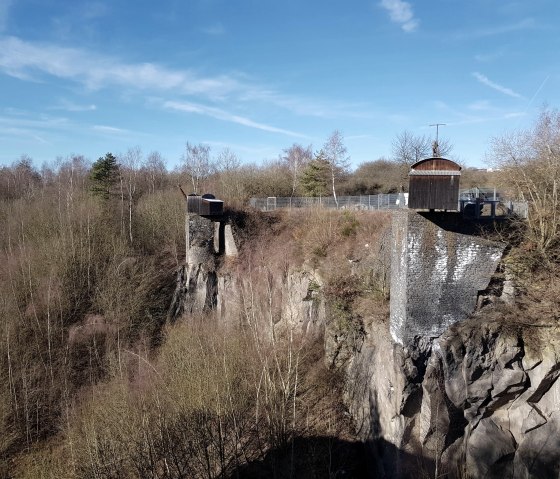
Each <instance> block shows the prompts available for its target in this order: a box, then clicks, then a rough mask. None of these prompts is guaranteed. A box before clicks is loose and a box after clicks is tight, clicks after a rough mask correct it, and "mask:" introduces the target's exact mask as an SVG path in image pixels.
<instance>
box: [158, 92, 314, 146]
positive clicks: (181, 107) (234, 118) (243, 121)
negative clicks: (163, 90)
mask: <svg viewBox="0 0 560 479" xmlns="http://www.w3.org/2000/svg"><path fill="white" fill-rule="evenodd" d="M163 106H164V108H167V109H170V110H177V111H183V112H186V113H196V114H198V115H205V116H209V117H211V118H215V119H217V120H222V121H227V122H230V123H236V124H238V125H243V126H247V127H249V128H256V129H257V130H262V131H268V132H271V133H281V134H283V135H288V136H294V137H299V138H306V136H305V135H302V134H301V133H297V132H294V131H290V130H284V129H282V128H277V127H275V126H271V125H266V124H264V123H258V122H256V121H253V120H250V119H249V118H245V117H242V116H239V115H235V114H233V113H229V112H227V111H225V110H222V109H220V108H215V107H210V106H206V105H200V104H197V103H190V102H177V101H166V102H164V104H163Z"/></svg>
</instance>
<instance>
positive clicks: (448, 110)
mask: <svg viewBox="0 0 560 479" xmlns="http://www.w3.org/2000/svg"><path fill="white" fill-rule="evenodd" d="M434 107H435V108H436V109H438V110H440V111H442V112H445V114H446V117H447V118H449V120H448V121H446V122H445V123H446V124H447V126H460V125H473V124H478V123H487V122H494V121H502V120H510V119H512V118H519V117H521V116H524V115H525V113H524V112H520V111H507V110H504V109H500V108H496V107H493V106H492V105H491V104H490V103H488V102H486V101H485V100H481V101H478V102H474V103H471V104H470V105H467V106H466V110H465V109H464V108H463V107H461V108H455V107H453V106H451V105H448V104H447V103H445V102H443V101H440V100H436V101H435V102H434Z"/></svg>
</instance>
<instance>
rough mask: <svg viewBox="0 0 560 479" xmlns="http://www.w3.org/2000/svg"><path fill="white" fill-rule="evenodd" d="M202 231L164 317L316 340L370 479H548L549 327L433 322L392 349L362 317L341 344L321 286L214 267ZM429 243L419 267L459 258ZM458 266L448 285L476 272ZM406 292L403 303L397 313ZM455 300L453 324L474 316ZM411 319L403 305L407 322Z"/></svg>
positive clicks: (557, 346) (258, 270)
mask: <svg viewBox="0 0 560 479" xmlns="http://www.w3.org/2000/svg"><path fill="white" fill-rule="evenodd" d="M204 221H207V220H203V221H202V223H201V224H200V225H198V226H197V227H196V228H195V230H196V231H197V233H196V234H195V235H194V237H191V253H190V255H189V260H188V261H187V264H186V266H185V268H184V269H183V270H182V271H180V272H179V274H180V278H179V279H180V280H179V281H178V285H179V286H178V290H177V293H176V296H177V298H178V301H176V302H175V313H177V312H180V311H187V312H196V311H206V310H210V309H214V310H215V311H217V315H218V317H219V319H221V320H227V321H237V322H242V323H244V324H249V325H252V326H255V327H259V328H261V330H266V331H269V332H270V334H272V335H274V334H275V333H279V332H280V331H282V330H283V329H284V328H291V329H292V330H296V331H298V332H301V333H302V334H308V335H317V334H323V335H324V344H325V352H326V353H325V357H326V361H327V362H328V363H329V364H332V365H333V367H338V368H341V369H342V370H343V371H344V373H345V378H346V388H345V390H346V393H345V401H346V404H347V407H348V409H349V412H350V414H351V416H352V417H353V418H354V420H355V423H356V427H357V430H358V434H359V436H360V437H361V439H362V440H363V441H364V442H367V443H368V444H369V445H370V446H371V454H372V457H373V459H374V460H372V468H373V469H374V470H373V471H372V477H386V478H418V477H447V478H462V479H463V478H482V477H485V478H493V477H500V478H535V479H536V478H545V477H558V476H559V474H560V407H559V405H560V385H559V384H560V383H559V382H558V381H557V379H558V376H559V375H560V328H559V327H558V326H557V325H555V324H547V323H542V324H531V325H526V324H519V323H512V322H508V321H506V320H504V314H502V313H500V314H498V313H497V312H496V311H497V310H496V309H494V307H491V308H485V309H483V310H481V311H479V312H478V313H477V314H476V315H474V316H473V317H472V318H471V319H468V320H466V321H461V322H458V323H456V322H455V321H448V319H449V318H443V320H442V318H437V317H436V318H433V320H434V321H435V322H436V323H437V324H438V325H440V326H441V327H439V329H438V330H437V331H436V332H435V333H432V334H429V335H428V334H426V335H423V334H418V332H416V333H415V334H408V332H407V334H406V335H403V336H402V337H405V338H406V341H404V342H403V343H404V345H403V344H400V342H399V341H395V340H394V338H393V337H392V335H391V332H390V323H389V318H385V320H384V321H380V320H379V316H378V315H377V317H374V316H375V315H372V316H371V317H369V318H368V317H367V316H365V317H362V318H361V320H360V321H361V322H360V328H359V333H360V337H359V341H356V339H355V338H354V339H353V341H354V342H353V343H352V344H351V345H348V344H346V343H347V342H348V338H347V337H345V336H344V335H341V334H340V331H339V330H336V329H333V328H332V323H331V322H330V321H329V318H330V316H331V313H332V312H331V311H329V305H328V303H327V302H326V301H325V300H324V297H323V294H322V290H323V287H324V285H323V281H322V279H321V278H320V276H319V275H317V273H316V271H314V270H313V268H306V267H302V268H298V269H290V268H287V267H286V269H285V270H283V271H276V270H274V271H273V270H271V269H270V268H268V267H267V266H263V264H262V263H261V264H260V266H258V267H254V268H252V267H250V266H245V267H244V269H241V270H235V268H223V267H220V261H221V260H220V259H219V256H217V255H219V250H220V248H219V247H218V248H217V247H215V244H214V243H213V241H214V239H215V235H214V232H215V227H214V226H212V225H211V224H209V223H204ZM210 223H211V222H210ZM409 232H410V231H409ZM434 235H435V236H434V238H435V240H434V249H433V251H431V252H430V255H429V257H430V260H429V261H428V262H429V264H430V265H432V266H433V265H434V264H435V265H436V266H438V265H439V266H441V264H440V263H441V262H440V263H438V259H437V258H435V259H434V252H435V253H437V252H438V248H439V249H440V250H441V249H446V252H447V253H448V252H449V249H450V248H451V249H452V250H453V251H459V252H461V251H462V250H461V248H457V247H455V243H453V242H451V241H450V240H449V239H445V238H444V237H443V236H442V237H441V238H440V237H439V236H438V234H437V231H436V232H435V233H434ZM432 236H433V235H432ZM442 238H443V239H442ZM444 239H445V240H444ZM438 241H439V242H438ZM462 241H463V240H462ZM465 241H466V240H465ZM403 244H404V243H403ZM467 246H468V245H467ZM461 247H463V245H461ZM485 247H486V246H485ZM465 248H467V247H466V246H465ZM492 248H493V246H492V245H490V246H489V247H488V248H487V250H488V254H486V253H485V254H482V255H481V258H482V260H484V258H486V259H488V258H487V257H488V256H489V257H490V259H491V260H492V263H493V264H492V265H491V269H493V268H495V264H496V261H497V260H496V258H495V257H494V256H495V255H496V254H497V253H498V252H501V247H498V248H495V249H492ZM467 249H468V248H467ZM465 251H466V249H465ZM418 255H420V253H418ZM418 255H417V256H418ZM460 256H461V255H460V254H459V255H457V257H458V258H459V257H460ZM463 256H464V255H463ZM459 259H460V258H459ZM468 259H469V261H466V260H465V261H463V263H461V262H460V261H447V262H446V264H447V265H450V266H449V268H451V270H452V271H451V273H449V274H451V276H453V275H455V276H456V278H455V279H456V280H457V283H458V284H459V286H461V285H463V283H462V282H461V278H459V277H458V275H457V271H458V270H459V269H460V267H462V266H465V265H467V266H468V268H467V267H465V268H463V269H465V270H469V268H471V269H473V268H475V269H476V264H475V263H476V261H477V260H476V258H474V257H473V258H470V257H469V258H468ZM432 263H433V264H432ZM363 264H366V263H365V262H364V263H363ZM487 267H488V264H485V265H482V269H484V268H486V269H488V268H487ZM409 269H410V268H409ZM436 269H437V268H436ZM440 269H441V268H440ZM476 271H478V270H476ZM440 272H441V271H440ZM441 273H442V274H441V275H440V276H441V278H440V280H441V281H442V282H447V279H448V276H449V274H448V271H447V270H446V271H444V272H441ZM444 273H445V274H444ZM477 274H478V273H477ZM484 274H487V272H485V273H484ZM432 276H433V277H435V275H432ZM417 286H418V285H417ZM481 287H484V285H483V286H476V288H477V289H480V288H481ZM446 288H448V286H446ZM443 289H445V288H443ZM418 291H419V289H418V288H417V287H416V289H415V295H410V294H408V293H407V297H408V301H409V303H411V301H410V298H413V299H414V297H416V296H418ZM401 292H402V291H401ZM393 293H395V292H393ZM392 296H393V294H392ZM394 296H398V294H395V295H394ZM464 296H465V298H466V300H465V301H463V302H462V303H461V305H460V309H461V311H460V313H461V315H463V316H462V317H465V316H467V315H468V313H469V312H468V311H465V307H464V305H465V304H466V303H467V302H469V304H471V303H472V308H473V309H474V307H475V303H476V292H474V293H473V292H472V291H470V290H469V292H468V294H465V295H464ZM420 300H421V301H423V300H422V298H420ZM508 301H510V302H511V294H510V295H509V296H508ZM499 303H500V300H498V302H497V304H498V307H499ZM423 304H427V303H426V301H424V303H423ZM447 306H449V307H451V306H450V305H447ZM447 306H446V307H447ZM425 309H426V308H425ZM428 309H429V308H428ZM432 309H433V308H432ZM436 309H437V308H436ZM448 309H449V308H448ZM430 311H431V310H430ZM434 311H435V310H434ZM415 314H416V312H415V310H414V307H411V306H410V304H408V306H407V315H408V317H409V318H414V317H415V316H414V315H415ZM434 314H437V311H436V313H434ZM428 316H429V315H426V314H424V316H422V318H424V317H426V318H427V317H428ZM444 323H445V324H444ZM451 323H455V324H451ZM416 324H420V322H418V321H416ZM450 324H451V325H450ZM442 325H443V326H442ZM415 327H416V326H415Z"/></svg>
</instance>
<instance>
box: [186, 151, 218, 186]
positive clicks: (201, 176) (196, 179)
mask: <svg viewBox="0 0 560 479" xmlns="http://www.w3.org/2000/svg"><path fill="white" fill-rule="evenodd" d="M182 160H183V168H184V171H185V173H187V175H189V177H190V179H191V183H192V187H193V193H196V194H199V193H200V186H201V182H202V181H204V180H205V179H206V178H208V176H209V175H210V174H211V173H212V170H213V166H212V163H211V161H210V147H209V146H208V145H203V144H201V143H200V144H198V145H191V144H190V143H189V142H187V144H186V147H185V153H184V154H183V158H182Z"/></svg>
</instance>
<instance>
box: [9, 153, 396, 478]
mask: <svg viewBox="0 0 560 479" xmlns="http://www.w3.org/2000/svg"><path fill="white" fill-rule="evenodd" d="M124 168H125V166H121V169H124ZM1 173H2V175H1V177H2V178H1V179H2V185H3V186H4V188H3V189H1V190H0V196H1V200H0V220H1V222H2V225H3V228H2V229H1V230H0V248H1V249H0V255H1V256H2V258H1V261H2V264H3V268H2V269H1V270H0V292H1V296H0V297H1V302H0V317H1V318H2V324H1V327H2V329H1V331H0V379H1V381H0V429H1V434H0V477H6V478H8V477H28V478H31V477H33V478H35V477H45V478H46V477H51V478H54V477H57V478H64V477H68V478H77V477H92V478H93V477H95V478H97V477H153V478H156V477H158V478H159V477H161V478H164V477H165V478H171V477H194V478H196V477H230V476H232V475H238V476H239V477H263V476H270V475H272V474H276V477H284V476H283V474H285V477H293V474H295V477H298V476H297V474H299V477H308V476H309V474H315V475H317V477H326V476H329V475H336V473H337V471H340V470H342V469H344V470H346V471H349V472H350V473H353V474H354V475H355V476H359V474H361V472H360V471H359V470H358V469H359V464H361V462H360V461H358V460H357V459H356V455H357V454H360V453H361V452H360V446H359V445H357V444H355V443H354V442H353V436H352V427H351V424H350V423H349V421H348V419H347V416H346V415H345V414H344V410H343V409H342V407H341V402H340V400H339V399H340V396H339V395H340V391H339V388H340V385H341V381H340V380H339V378H337V377H336V373H335V372H333V371H331V370H329V369H328V368H327V366H326V365H325V363H324V361H323V346H322V343H321V342H320V341H318V340H317V338H314V339H313V340H311V339H310V340H306V341H305V342H304V338H303V337H302V335H301V334H297V333H293V334H289V331H290V330H289V328H286V329H284V330H281V329H279V331H282V332H281V333H279V334H275V335H272V336H271V335H270V334H269V333H270V331H271V330H270V329H268V325H270V324H271V323H270V322H268V318H272V323H273V324H275V322H276V321H277V320H278V317H277V316H274V315H277V314H278V312H279V311H280V309H281V308H282V296H281V294H283V293H282V288H280V289H279V288H278V286H279V285H280V286H282V278H285V276H282V275H278V272H279V271H281V272H284V273H283V274H286V273H287V272H288V271H289V270H290V271H291V270H297V269H301V270H302V271H303V270H308V271H314V272H315V274H316V275H317V277H318V278H320V282H321V286H323V285H331V284H332V285H336V284H337V281H339V278H341V277H343V276H345V275H356V278H357V285H358V286H356V287H355V288H356V292H355V293H352V298H354V297H358V296H360V297H362V298H365V297H369V296H371V297H372V298H377V297H378V296H376V295H378V294H379V291H383V292H382V293H381V296H383V295H385V294H386V285H384V286H382V287H380V288H379V291H378V289H377V286H375V287H374V285H377V284H378V278H373V277H369V278H366V277H364V275H363V274H362V272H357V271H358V270H359V269H360V268H359V266H360V262H364V263H365V262H366V261H369V259H367V258H369V257H370V256H371V255H369V254H368V252H369V250H368V248H369V246H366V245H368V244H371V248H374V247H375V241H376V238H377V237H378V236H379V234H380V232H381V231H382V229H383V228H384V224H385V218H384V216H383V215H379V216H378V217H376V219H375V220H372V217H367V221H366V217H365V216H361V215H360V214H354V213H348V212H345V213H336V212H329V211H315V210H310V211H302V212H299V213H295V214H293V215H282V214H280V215H279V216H278V217H274V216H272V217H269V218H265V219H263V217H262V215H258V214H256V213H251V212H245V213H236V214H233V213H232V217H234V218H237V219H238V220H239V222H240V223H237V225H238V226H240V224H241V223H244V229H243V230H244V231H245V232H247V233H246V236H245V238H244V241H245V242H246V243H247V245H248V244H249V243H251V244H252V245H254V244H260V245H268V248H266V247H263V248H262V249H259V248H253V247H251V248H243V251H244V253H243V255H244V256H243V258H242V259H241V261H238V262H237V263H235V264H230V265H226V267H228V268H230V269H231V272H232V273H235V274H243V273H246V272H247V271H249V278H250V279H251V280H252V281H250V282H249V283H251V284H252V285H253V288H252V290H251V291H248V290H244V291H241V294H242V296H243V298H244V301H245V308H244V309H243V310H242V313H243V314H242V317H241V318H239V317H236V318H234V320H232V321H230V327H229V328H228V329H226V328H224V329H220V328H218V327H216V325H215V323H213V322H212V318H211V317H207V318H184V321H181V322H179V323H177V324H175V325H168V324H166V317H167V308H168V306H169V301H170V298H171V296H172V289H173V286H174V285H173V280H174V271H175V269H176V268H177V266H178V265H179V264H180V263H181V261H182V255H183V250H184V237H183V234H184V229H183V228H184V211H183V205H182V202H181V200H180V198H181V197H180V195H179V194H178V193H177V192H176V191H175V190H174V189H172V188H168V187H167V186H166V184H168V182H169V178H168V177H167V176H160V177H159V178H158V179H157V181H156V180H155V179H154V176H153V172H151V173H150V172H149V171H148V170H142V169H139V170H138V172H136V173H135V174H132V173H130V172H128V173H127V174H124V173H122V178H123V182H124V181H125V180H126V181H128V182H131V181H135V182H136V183H135V185H134V186H131V185H129V186H128V187H126V188H121V187H120V186H119V181H117V182H115V183H114V184H112V185H110V188H109V190H108V193H107V194H104V195H102V196H100V195H95V194H92V192H91V188H90V186H91V183H90V182H91V180H90V177H89V175H88V167H87V165H86V164H85V163H84V162H83V160H82V159H79V158H74V159H72V160H69V161H68V162H66V163H63V164H61V165H59V166H58V167H57V169H56V170H53V171H51V172H50V173H49V175H48V176H46V175H45V174H43V175H39V174H38V173H37V172H36V171H35V170H34V169H33V168H32V166H31V164H29V163H25V162H23V163H22V162H20V163H19V164H16V165H14V167H12V168H5V169H3V170H2V171H1ZM218 179H219V180H220V181H222V182H223V183H224V184H225V183H227V181H226V179H225V178H224V177H222V178H220V177H217V178H215V180H216V181H218ZM123 182H120V185H123ZM105 191H106V190H105V189H103V192H105ZM263 223H264V224H263ZM255 241H256V242H255ZM249 251H252V252H251V253H250V254H249V253H248V252H249ZM362 264H363V263H362ZM357 265H358V266H357ZM273 278H274V279H273ZM249 283H246V284H249ZM380 284H381V283H380ZM283 287H284V288H285V285H283ZM324 290H325V291H326V294H327V295H330V297H332V298H334V297H335V296H336V294H338V293H337V292H336V291H334V290H333V291H332V292H329V291H330V290H329V289H328V288H327V287H326V286H325V288H324ZM284 292H285V289H284ZM279 294H280V296H279ZM249 298H250V299H249ZM352 300H353V299H352ZM347 319H348V320H350V318H347ZM263 322H264V323H263ZM232 324H233V325H234V326H233V327H232V326H231V325H232ZM302 451H305V452H303V453H302ZM357 468H358V469H357ZM294 471H299V472H297V474H296V472H294ZM352 471H354V472H352ZM292 473H293V474H292Z"/></svg>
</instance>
